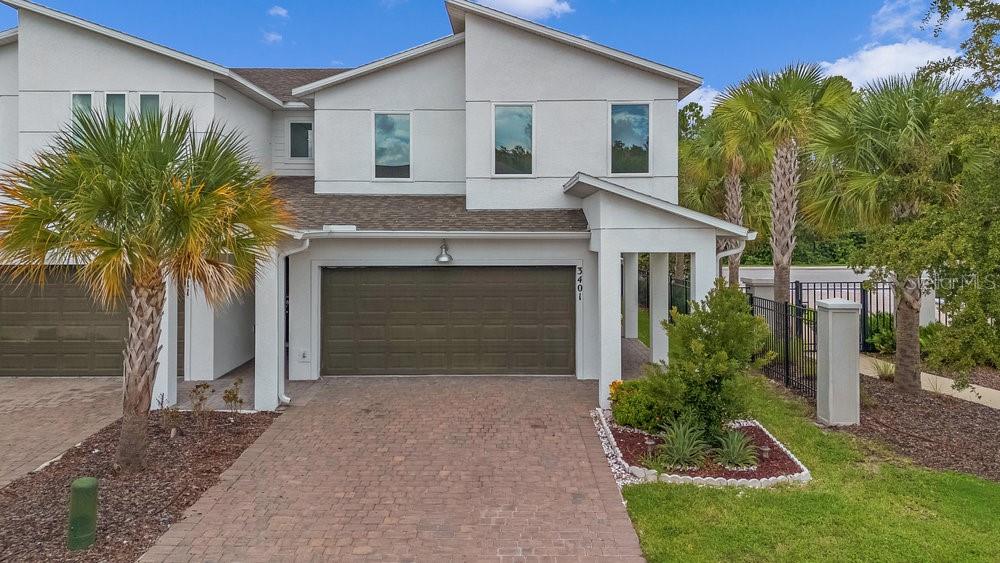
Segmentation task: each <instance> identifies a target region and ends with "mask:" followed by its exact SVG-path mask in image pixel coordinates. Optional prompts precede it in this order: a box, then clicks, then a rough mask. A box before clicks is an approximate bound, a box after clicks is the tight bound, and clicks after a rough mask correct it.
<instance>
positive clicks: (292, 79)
mask: <svg viewBox="0 0 1000 563" xmlns="http://www.w3.org/2000/svg"><path fill="white" fill-rule="evenodd" d="M230 70H232V71H233V72H235V73H236V74H238V75H240V76H242V77H243V78H246V79H247V80H249V81H250V82H253V83H254V84H256V85H257V86H260V87H261V88H263V89H264V90H266V91H267V92H268V93H269V94H271V95H273V96H274V97H276V98H278V99H279V100H281V101H282V102H290V101H293V100H296V99H297V98H296V97H295V96H293V95H292V89H293V88H298V87H299V86H305V85H306V84H310V83H312V82H316V81H317V80H322V79H324V78H327V77H330V76H333V75H335V74H340V73H341V72H344V71H346V70H350V69H348V68H233V69H230Z"/></svg>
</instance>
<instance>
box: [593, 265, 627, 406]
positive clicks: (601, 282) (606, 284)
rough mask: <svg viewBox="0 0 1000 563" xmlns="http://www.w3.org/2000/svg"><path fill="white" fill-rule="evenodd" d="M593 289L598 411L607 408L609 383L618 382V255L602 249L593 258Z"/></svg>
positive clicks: (620, 308) (620, 353) (619, 302)
mask: <svg viewBox="0 0 1000 563" xmlns="http://www.w3.org/2000/svg"><path fill="white" fill-rule="evenodd" d="M597 289H598V292H599V296H600V299H599V305H598V307H599V308H598V322H599V324H600V327H599V330H598V332H599V333H600V351H601V360H600V382H599V383H598V401H599V404H600V406H601V408H608V407H609V406H611V404H610V401H609V400H608V396H609V387H610V385H611V382H612V381H614V380H616V379H621V372H622V323H621V310H622V299H621V290H622V288H621V254H620V253H618V252H613V251H610V250H606V249H604V248H602V249H601V251H600V252H599V253H598V255H597Z"/></svg>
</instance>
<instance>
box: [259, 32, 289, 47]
mask: <svg viewBox="0 0 1000 563" xmlns="http://www.w3.org/2000/svg"><path fill="white" fill-rule="evenodd" d="M282 39H284V38H283V37H282V36H281V34H280V33H278V32H276V31H265V32H264V35H263V37H261V40H262V41H263V42H264V43H267V44H268V45H277V44H278V43H281V40H282Z"/></svg>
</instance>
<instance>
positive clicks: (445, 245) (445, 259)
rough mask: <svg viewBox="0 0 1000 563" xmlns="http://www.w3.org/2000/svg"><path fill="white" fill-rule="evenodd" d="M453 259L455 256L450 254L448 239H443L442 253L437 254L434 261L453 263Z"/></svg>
mask: <svg viewBox="0 0 1000 563" xmlns="http://www.w3.org/2000/svg"><path fill="white" fill-rule="evenodd" d="M453 260H454V258H452V257H451V254H448V241H445V240H442V241H441V253H440V254H438V255H437V258H435V259H434V261H435V262H437V263H438V264H451V262H452V261H453Z"/></svg>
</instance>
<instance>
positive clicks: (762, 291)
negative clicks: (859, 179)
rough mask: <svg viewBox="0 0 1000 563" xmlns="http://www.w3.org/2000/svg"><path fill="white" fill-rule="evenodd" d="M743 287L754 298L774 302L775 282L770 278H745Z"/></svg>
mask: <svg viewBox="0 0 1000 563" xmlns="http://www.w3.org/2000/svg"><path fill="white" fill-rule="evenodd" d="M742 281H743V285H745V286H747V291H748V292H749V293H750V295H753V296H754V297H761V298H764V299H770V300H771V301H774V280H773V279H770V278H743V280H742Z"/></svg>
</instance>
